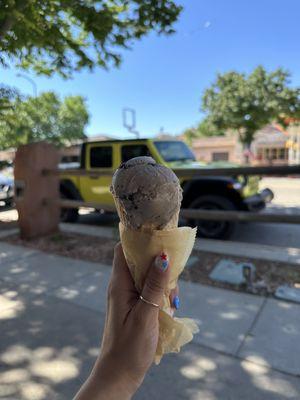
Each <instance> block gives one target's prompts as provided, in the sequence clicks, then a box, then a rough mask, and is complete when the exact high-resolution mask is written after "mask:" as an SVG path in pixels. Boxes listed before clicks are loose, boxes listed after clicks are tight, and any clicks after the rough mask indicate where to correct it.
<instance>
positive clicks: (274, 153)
mask: <svg viewBox="0 0 300 400" xmlns="http://www.w3.org/2000/svg"><path fill="white" fill-rule="evenodd" d="M192 148H193V151H194V153H195V155H196V158H197V159H198V160H200V161H205V162H214V161H229V162H234V163H242V162H243V160H244V152H243V148H242V146H241V144H240V143H239V141H238V138H237V136H235V135H234V136H233V135H228V136H214V137H208V138H201V139H195V140H194V141H193V144H192ZM248 155H249V159H250V162H251V164H253V165H285V164H290V165H291V164H300V126H293V127H289V128H288V129H287V130H283V129H282V128H281V127H280V126H278V125H275V124H272V125H268V126H266V127H265V128H263V129H261V130H260V131H258V132H257V133H256V135H255V139H254V141H253V142H252V145H251V149H250V151H249V152H248Z"/></svg>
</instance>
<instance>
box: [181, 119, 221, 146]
mask: <svg viewBox="0 0 300 400" xmlns="http://www.w3.org/2000/svg"><path fill="white" fill-rule="evenodd" d="M183 135H184V137H185V139H186V141H187V142H188V143H189V144H192V142H193V140H194V139H199V138H201V137H209V136H224V131H222V130H220V129H219V128H218V127H217V126H215V125H214V124H213V123H212V121H211V120H210V118H209V117H207V118H205V119H203V120H202V121H201V122H200V123H199V124H198V125H197V126H196V127H194V128H188V129H186V130H185V131H184V133H183Z"/></svg>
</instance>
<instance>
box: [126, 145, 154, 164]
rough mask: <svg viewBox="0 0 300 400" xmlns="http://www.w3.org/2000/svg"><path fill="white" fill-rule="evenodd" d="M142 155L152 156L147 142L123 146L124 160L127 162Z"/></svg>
mask: <svg viewBox="0 0 300 400" xmlns="http://www.w3.org/2000/svg"><path fill="white" fill-rule="evenodd" d="M141 156H151V153H150V151H149V149H148V147H147V146H146V145H145V144H131V145H126V146H122V154H121V158H122V162H126V161H128V160H130V158H133V157H141Z"/></svg>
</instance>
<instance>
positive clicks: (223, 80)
mask: <svg viewBox="0 0 300 400" xmlns="http://www.w3.org/2000/svg"><path fill="white" fill-rule="evenodd" d="M289 78H290V74H289V73H288V72H287V71H284V70H282V69H281V68H279V69H277V70H275V71H273V72H270V73H268V72H267V71H266V70H265V69H264V68H263V67H262V66H259V67H257V68H256V69H255V70H254V71H253V72H252V73H251V74H250V75H248V76H247V75H245V74H240V73H237V72H228V73H225V74H223V75H221V74H220V75H218V76H217V79H216V81H215V82H214V83H213V84H212V86H211V87H210V88H209V89H207V90H206V91H205V93H204V95H203V99H202V109H203V111H205V112H206V113H207V114H208V117H209V119H210V120H211V121H212V123H213V124H214V125H215V126H216V127H218V128H219V129H220V130H227V129H234V130H236V131H237V132H238V135H239V139H240V141H241V142H242V144H243V145H244V148H249V147H250V145H251V142H252V141H253V138H254V135H255V132H256V131H257V130H259V129H261V128H263V127H264V126H265V125H267V124H268V123H271V122H279V123H280V124H282V125H286V124H288V120H289V119H290V118H292V119H293V118H297V117H299V116H300V88H291V87H290V79H289Z"/></svg>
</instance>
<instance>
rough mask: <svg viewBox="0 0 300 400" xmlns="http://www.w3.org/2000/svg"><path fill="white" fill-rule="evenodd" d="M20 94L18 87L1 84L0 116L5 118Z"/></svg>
mask: <svg viewBox="0 0 300 400" xmlns="http://www.w3.org/2000/svg"><path fill="white" fill-rule="evenodd" d="M17 96H19V93H18V91H17V90H16V89H14V88H10V87H8V86H5V85H0V118H4V116H5V114H6V113H7V112H9V111H10V110H11V108H12V101H13V100H14V99H16V97H17Z"/></svg>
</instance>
